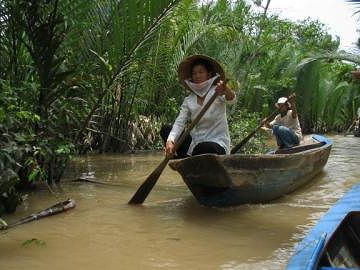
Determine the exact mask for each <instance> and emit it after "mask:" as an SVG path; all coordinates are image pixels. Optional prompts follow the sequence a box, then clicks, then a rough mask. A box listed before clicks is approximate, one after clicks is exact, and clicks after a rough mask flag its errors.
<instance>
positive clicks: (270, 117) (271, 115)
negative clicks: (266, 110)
mask: <svg viewBox="0 0 360 270" xmlns="http://www.w3.org/2000/svg"><path fill="white" fill-rule="evenodd" d="M294 97H295V93H293V94H291V95H290V96H289V97H288V99H287V100H288V101H289V100H290V99H292V98H294ZM286 103H287V102H285V103H283V104H282V105H280V106H279V108H277V109H276V110H275V111H273V112H272V113H271V114H270V115H269V116H268V117H267V118H265V119H264V120H262V121H261V123H260V125H259V126H257V127H256V129H254V130H253V131H252V132H251V133H250V134H249V135H247V136H246V137H245V138H244V139H243V140H242V141H241V142H239V143H238V144H237V145H235V146H234V147H233V148H232V149H231V151H230V153H231V154H235V153H236V152H237V151H239V150H240V149H241V148H242V147H243V146H244V145H245V144H246V143H247V142H248V141H249V140H250V139H251V138H252V137H253V136H254V135H255V133H256V132H257V131H258V130H259V129H260V128H261V127H262V126H263V125H264V124H265V123H266V122H268V121H269V120H271V119H272V118H273V117H274V116H275V115H276V114H277V113H278V112H279V110H280V108H282V106H284V105H285V104H286Z"/></svg>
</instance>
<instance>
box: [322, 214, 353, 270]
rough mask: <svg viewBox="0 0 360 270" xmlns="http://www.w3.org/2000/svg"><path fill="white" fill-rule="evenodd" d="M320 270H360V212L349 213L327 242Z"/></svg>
mask: <svg viewBox="0 0 360 270" xmlns="http://www.w3.org/2000/svg"><path fill="white" fill-rule="evenodd" d="M318 265H319V267H318V270H330V269H337V270H340V269H360V211H352V212H349V213H348V214H347V215H346V217H345V218H344V219H343V221H342V222H341V223H340V225H339V226H338V227H337V229H336V230H335V232H334V234H333V235H332V236H331V237H330V238H329V240H328V241H327V242H326V244H325V247H324V249H323V253H322V255H321V258H320V261H319V264H318Z"/></svg>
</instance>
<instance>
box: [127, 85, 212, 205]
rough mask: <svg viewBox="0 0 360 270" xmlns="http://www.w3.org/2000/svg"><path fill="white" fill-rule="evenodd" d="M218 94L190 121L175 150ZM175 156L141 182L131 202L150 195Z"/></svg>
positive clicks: (137, 202)
mask: <svg viewBox="0 0 360 270" xmlns="http://www.w3.org/2000/svg"><path fill="white" fill-rule="evenodd" d="M217 96H218V94H217V92H215V93H214V94H213V95H212V97H211V98H210V99H209V101H208V102H207V103H206V104H205V105H204V107H203V108H202V109H201V111H200V112H199V113H198V115H197V116H196V118H195V119H194V121H192V122H191V123H190V125H189V126H188V127H187V128H186V129H185V131H184V132H183V133H182V135H181V136H180V138H179V140H178V141H177V142H176V143H175V151H176V150H177V149H178V148H179V146H180V145H181V144H182V143H183V141H184V140H185V138H186V136H188V135H189V134H190V131H191V130H192V129H193V128H194V126H195V125H196V124H197V123H198V122H199V121H200V119H201V117H202V116H203V115H204V114H205V112H206V111H207V109H208V108H209V107H210V105H211V104H212V103H213V102H214V101H215V99H216V97H217ZM172 158H173V156H166V157H165V158H164V160H163V161H162V162H161V163H160V164H159V166H157V167H156V169H155V170H154V171H153V172H152V173H151V174H150V175H149V176H148V177H147V178H146V180H145V181H144V182H143V183H142V184H141V186H140V187H139V188H138V190H137V191H136V193H135V194H134V196H133V197H132V198H131V199H130V201H129V204H141V203H143V202H144V201H145V199H146V197H147V196H148V195H149V193H150V191H151V190H152V188H153V187H154V185H155V184H156V182H157V180H158V179H159V177H160V175H161V173H162V171H163V170H164V169H165V167H166V164H167V163H168V161H169V160H170V159H172Z"/></svg>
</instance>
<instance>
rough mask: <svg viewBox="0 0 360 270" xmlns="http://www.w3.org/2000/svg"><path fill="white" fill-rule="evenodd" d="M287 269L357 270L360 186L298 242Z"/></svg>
mask: <svg viewBox="0 0 360 270" xmlns="http://www.w3.org/2000/svg"><path fill="white" fill-rule="evenodd" d="M286 269H287V270H331V269H333V270H335V269H337V270H340V269H343V270H344V269H360V184H357V185H355V186H354V187H353V188H352V189H351V190H350V191H348V192H347V193H346V194H345V195H344V196H343V197H342V198H341V199H340V200H339V201H338V202H337V203H336V204H335V205H334V206H333V207H331V209H330V210H329V211H328V212H327V213H326V214H325V216H324V217H323V218H322V219H321V220H320V221H319V222H318V223H317V224H316V225H315V227H314V228H313V229H312V230H311V231H310V232H309V233H308V234H307V236H306V237H305V238H304V240H302V241H301V242H300V243H299V245H298V246H297V248H296V250H295V253H294V255H293V256H292V257H291V259H290V260H289V262H288V265H287V268H286Z"/></svg>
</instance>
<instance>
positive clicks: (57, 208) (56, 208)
mask: <svg viewBox="0 0 360 270" xmlns="http://www.w3.org/2000/svg"><path fill="white" fill-rule="evenodd" d="M75 205H76V203H75V201H74V200H73V199H67V200H65V201H63V202H59V203H57V204H54V205H52V206H50V207H49V208H46V209H45V210H42V211H40V212H38V213H35V214H31V215H30V216H27V217H23V218H21V219H19V220H18V221H16V222H14V223H11V224H9V225H8V224H6V223H5V222H4V221H3V223H2V225H1V224H0V225H1V226H0V230H6V229H9V228H12V227H15V226H18V225H20V224H24V223H28V222H30V221H33V220H37V219H40V218H44V217H48V216H52V215H56V214H59V213H61V212H64V211H66V210H69V209H72V208H74V207H75Z"/></svg>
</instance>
